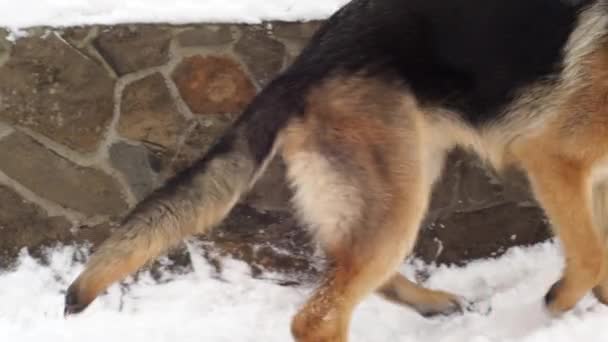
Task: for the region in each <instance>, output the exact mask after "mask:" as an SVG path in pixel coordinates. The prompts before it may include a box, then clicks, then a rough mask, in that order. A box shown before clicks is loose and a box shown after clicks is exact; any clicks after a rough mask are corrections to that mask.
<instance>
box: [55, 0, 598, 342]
mask: <svg viewBox="0 0 608 342" xmlns="http://www.w3.org/2000/svg"><path fill="white" fill-rule="evenodd" d="M606 6H607V5H606V4H605V2H604V0H596V1H574V0H571V1H566V0H509V1H505V0H451V1H444V0H354V1H353V2H351V3H349V4H347V5H346V6H345V7H344V8H342V9H341V10H340V11H339V12H338V13H336V14H335V15H334V16H332V17H331V18H330V19H329V20H328V21H327V23H326V24H325V25H324V26H323V27H322V28H321V29H320V30H319V31H318V32H317V34H315V36H314V37H313V38H312V40H311V42H310V44H309V45H308V46H307V47H306V48H305V49H304V51H303V52H302V53H301V55H300V56H299V57H298V58H297V60H296V61H295V62H294V64H293V65H292V66H291V67H290V68H288V69H287V70H286V71H285V72H284V73H283V74H281V75H280V76H278V77H277V78H276V79H275V80H273V81H272V82H271V83H270V84H269V85H268V86H267V87H266V88H265V89H264V90H263V91H262V92H261V93H260V94H259V95H258V96H257V97H256V98H255V99H254V101H253V102H252V103H251V104H250V105H249V107H248V108H247V110H246V111H245V113H243V115H242V116H241V118H240V119H239V120H238V121H237V122H236V123H235V124H234V126H233V127H231V128H230V129H229V130H228V131H227V132H226V134H225V136H224V137H222V139H221V140H220V141H219V142H218V143H217V145H216V146H215V147H214V148H213V149H211V151H210V152H209V153H208V154H207V155H206V156H205V157H204V158H202V159H201V160H200V161H198V162H197V163H195V164H194V165H193V166H192V167H191V168H189V169H188V170H186V171H185V172H184V173H182V174H181V175H178V176H177V177H176V178H174V179H173V180H171V181H170V182H169V183H168V184H167V185H165V186H164V187H163V188H161V189H159V190H158V191H157V192H156V193H155V194H153V195H151V196H150V197H149V198H147V199H146V200H145V201H143V202H142V203H141V204H140V205H138V206H137V208H135V209H134V210H133V212H132V213H131V214H130V215H129V216H128V217H127V218H126V219H125V222H124V229H123V230H122V231H120V232H118V233H116V234H115V235H114V236H112V237H111V238H110V239H109V240H108V241H107V242H106V243H104V245H102V246H101V247H100V248H99V250H98V251H97V252H96V253H95V254H94V255H93V256H92V258H91V260H90V261H89V264H88V265H87V267H86V269H85V271H84V272H83V273H82V274H81V275H80V276H79V278H78V279H77V280H76V281H75V282H74V283H73V284H72V285H71V287H70V289H69V291H68V295H67V297H66V312H67V313H73V312H79V311H81V310H83V309H84V308H85V307H86V306H87V305H88V304H89V303H90V302H91V301H92V300H94V298H95V297H96V296H97V295H98V294H99V293H100V292H101V291H103V290H104V289H105V288H106V287H107V286H108V285H110V284H111V283H113V282H115V281H117V280H119V279H121V278H122V277H124V276H125V275H127V274H129V273H130V272H133V271H135V270H136V269H137V268H139V267H140V266H141V265H142V264H143V263H145V262H146V261H148V260H150V259H151V258H154V257H156V256H157V255H158V254H160V253H162V252H163V251H165V250H166V249H167V248H168V247H169V246H171V245H173V244H175V243H176V242H178V241H180V240H181V239H182V238H183V237H185V236H188V235H190V234H194V233H204V232H206V231H208V230H209V229H210V228H211V227H212V226H213V225H214V224H216V223H218V222H219V221H220V220H221V219H222V218H223V217H224V216H225V215H227V214H228V212H229V211H230V209H231V208H232V206H233V205H234V204H235V203H236V202H237V201H238V199H239V197H240V196H241V194H243V193H244V192H246V191H247V190H248V189H249V187H250V186H251V185H252V184H253V183H254V182H255V180H256V179H257V177H258V176H259V175H260V173H261V172H263V170H264V168H265V166H266V164H267V162H268V161H269V160H270V159H271V158H272V157H273V156H274V155H275V154H279V155H280V156H281V157H283V158H284V160H285V162H286V164H287V169H288V178H289V181H290V183H291V184H292V186H293V187H294V190H295V196H294V205H295V208H296V210H297V212H298V214H299V216H300V217H301V219H302V220H303V221H304V222H306V223H307V224H308V225H309V227H310V230H311V233H312V234H314V235H315V237H316V238H317V239H318V240H319V241H320V242H321V245H322V246H323V248H324V250H325V252H326V253H327V255H328V257H329V258H330V260H332V262H333V263H332V267H330V269H329V270H328V272H327V275H326V277H325V279H324V281H323V283H322V285H321V286H320V288H319V290H318V291H317V292H315V294H314V295H313V296H312V298H311V299H310V300H309V301H308V303H307V304H306V305H305V306H304V308H302V310H301V311H300V313H299V314H298V315H297V316H296V318H295V320H294V323H293V327H292V328H293V333H294V336H295V337H296V338H297V339H298V341H300V342H303V341H306V342H313V341H314V342H324V341H345V340H346V339H347V336H348V325H349V322H350V317H351V314H352V311H353V310H354V309H355V307H356V305H357V304H358V303H359V302H360V301H361V300H362V299H363V298H365V296H366V295H367V294H368V293H369V292H371V291H375V290H379V291H380V292H381V293H382V294H384V295H385V296H387V297H388V298H390V299H392V300H396V301H398V302H400V303H403V304H406V305H409V306H412V307H414V308H415V309H417V310H418V311H419V312H421V313H423V314H425V315H426V314H437V313H446V312H452V311H454V310H458V309H460V308H461V304H462V303H461V302H460V300H459V299H458V297H456V296H455V295H452V294H449V293H446V292H440V291H432V290H427V289H423V288H421V287H419V286H417V285H415V284H414V283H412V282H410V281H409V280H407V279H406V278H405V277H403V276H401V275H399V274H397V273H395V272H396V271H395V270H396V268H397V266H398V265H399V263H400V262H401V261H402V260H403V258H405V257H406V256H407V255H408V253H409V252H410V250H411V248H412V246H413V244H414V242H415V240H416V237H417V232H418V228H419V225H420V222H421V220H422V218H423V216H424V213H425V211H426V208H427V205H428V201H429V197H430V193H431V190H432V186H433V183H434V182H435V180H436V179H437V178H438V176H439V174H440V171H441V168H442V165H443V161H444V159H445V154H446V153H447V151H448V150H449V149H451V148H452V147H454V146H456V145H461V146H464V147H468V148H471V149H473V150H474V151H476V152H477V153H479V154H480V155H481V156H482V157H483V158H484V159H485V160H487V161H488V162H489V163H490V164H493V165H494V166H495V167H496V168H498V169H500V168H502V167H503V166H504V165H514V166H518V167H520V168H521V169H523V170H524V171H525V172H526V173H527V174H528V176H529V178H530V181H531V184H532V187H533V190H534V193H535V195H536V197H537V199H538V200H539V201H540V203H541V204H542V205H543V207H544V208H545V210H546V211H547V214H548V216H549V218H550V219H551V221H552V223H553V224H554V225H555V226H556V227H558V229H557V231H558V233H559V236H560V238H561V239H562V241H563V242H564V247H565V251H566V254H567V261H568V263H567V267H566V271H565V274H564V278H563V279H562V281H560V282H559V283H558V284H557V285H555V286H554V287H553V288H552V290H551V291H549V293H548V295H547V304H548V307H549V308H550V310H551V311H552V312H554V313H559V312H562V311H564V310H567V309H569V308H571V307H572V306H573V305H574V304H576V302H577V301H578V300H579V299H580V298H581V297H582V296H583V295H584V294H585V293H586V292H588V291H589V290H590V289H591V288H594V287H595V289H596V293H597V294H598V295H599V297H600V299H602V300H603V301H607V300H608V280H606V279H604V275H605V274H606V273H608V272H605V271H606V270H605V266H604V264H605V263H604V257H605V246H604V244H603V242H602V235H603V233H602V228H603V227H602V226H601V225H602V224H604V223H605V222H608V218H606V217H603V216H606V215H605V214H604V213H608V210H605V208H603V205H604V204H605V203H608V192H607V191H604V190H601V189H608V186H606V185H605V184H604V183H603V178H602V179H600V178H601V177H599V176H598V175H599V174H600V172H598V171H597V170H599V169H602V168H601V167H600V166H601V165H603V161H604V160H605V159H606V156H607V155H608V138H606V133H608V115H607V114H608V113H607V112H606V109H607V108H606V101H605V99H606V96H607V94H608V41H607V40H606V39H607V36H608V11H607V9H606ZM598 179H600V180H601V181H602V182H601V184H600V185H601V186H597V187H596V186H595V183H594V182H595V181H596V180H598ZM598 189H600V190H601V191H600V190H598ZM592 209H593V210H592Z"/></svg>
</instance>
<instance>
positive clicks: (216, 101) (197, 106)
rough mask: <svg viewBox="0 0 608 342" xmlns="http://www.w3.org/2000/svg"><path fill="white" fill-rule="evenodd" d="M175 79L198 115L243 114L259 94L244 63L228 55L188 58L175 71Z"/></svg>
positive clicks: (181, 92)
mask: <svg viewBox="0 0 608 342" xmlns="http://www.w3.org/2000/svg"><path fill="white" fill-rule="evenodd" d="M173 80H174V81H175V84H176V85H177V88H178V89H179V92H180V94H181V96H182V98H183V99H184V101H185V102H186V103H187V104H188V106H189V107H190V109H191V110H192V112H194V113H197V114H234V113H240V112H242V111H243V110H244V109H245V107H246V106H247V105H248V104H249V102H250V101H251V99H253V97H254V96H255V94H256V90H255V87H254V85H253V83H252V82H251V80H250V79H249V77H247V75H246V74H245V72H244V71H243V69H242V68H241V66H240V65H239V64H238V63H236V62H235V61H234V60H232V59H230V58H228V57H221V56H206V57H202V56H193V57H189V58H186V59H184V60H183V61H182V62H181V63H180V65H179V66H178V67H177V68H176V69H175V71H174V72H173Z"/></svg>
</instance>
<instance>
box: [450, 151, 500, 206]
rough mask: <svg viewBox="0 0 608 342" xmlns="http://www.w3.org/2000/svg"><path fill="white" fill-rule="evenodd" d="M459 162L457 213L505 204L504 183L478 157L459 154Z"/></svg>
mask: <svg viewBox="0 0 608 342" xmlns="http://www.w3.org/2000/svg"><path fill="white" fill-rule="evenodd" d="M457 160H458V162H457V163H458V166H459V167H458V171H457V172H459V173H460V182H459V184H458V195H457V197H458V202H457V203H456V206H455V208H454V210H455V211H458V212H465V211H477V210H480V209H483V208H488V207H494V206H497V205H499V204H501V203H504V202H505V196H504V193H503V192H504V185H503V183H502V182H501V181H500V180H499V179H498V178H497V177H496V176H495V175H494V174H492V173H491V171H489V170H488V169H487V168H486V167H484V166H483V165H482V163H481V160H480V159H479V158H478V157H476V156H473V155H471V154H468V153H464V152H463V153H459V154H457Z"/></svg>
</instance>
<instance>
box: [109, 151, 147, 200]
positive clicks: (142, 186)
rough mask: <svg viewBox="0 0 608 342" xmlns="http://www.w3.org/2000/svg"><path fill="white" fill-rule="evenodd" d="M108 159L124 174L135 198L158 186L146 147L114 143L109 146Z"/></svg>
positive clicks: (139, 197)
mask: <svg viewBox="0 0 608 342" xmlns="http://www.w3.org/2000/svg"><path fill="white" fill-rule="evenodd" d="M110 161H111V162H112V165H113V166H114V167H115V168H116V169H117V170H119V171H120V172H121V173H122V174H123V175H124V176H125V178H126V179H127V181H128V182H129V186H130V187H131V191H132V192H133V194H134V195H135V197H136V198H137V200H141V199H143V198H144V197H145V196H146V195H148V194H150V193H151V192H152V191H153V190H154V189H155V188H156V187H157V186H158V182H157V179H156V178H157V177H156V173H155V172H154V171H153V170H152V166H151V165H150V152H149V151H148V150H147V149H146V148H144V147H141V146H135V145H130V144H127V143H124V142H119V143H116V144H114V145H112V147H110Z"/></svg>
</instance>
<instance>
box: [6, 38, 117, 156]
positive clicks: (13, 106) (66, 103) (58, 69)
mask: <svg viewBox="0 0 608 342" xmlns="http://www.w3.org/2000/svg"><path fill="white" fill-rule="evenodd" d="M0 79H1V80H2V82H1V83H0V120H5V121H7V122H9V123H11V124H14V125H19V126H22V127H27V128H30V129H32V130H34V131H36V132H38V133H40V134H43V135H45V136H46V137H48V138H49V139H52V140H55V141H57V142H58V143H60V144H63V145H66V146H68V147H70V148H72V149H74V150H76V151H80V152H92V151H95V149H96V148H97V146H98V145H99V143H100V141H101V140H102V139H103V136H104V132H105V130H106V127H107V125H108V123H109V122H110V120H111V119H112V114H113V104H112V103H113V91H114V81H113V80H112V79H111V78H110V76H109V75H108V74H107V72H106V71H105V70H104V68H103V67H101V66H100V65H98V64H97V63H95V62H94V61H92V60H91V59H89V58H87V57H86V56H84V55H83V54H81V53H79V52H78V51H76V50H74V49H73V48H72V47H70V46H69V45H68V44H66V43H65V42H64V41H62V40H61V39H59V38H57V37H56V36H55V35H53V34H50V35H49V36H48V37H46V38H40V37H31V38H22V39H19V40H17V43H16V45H15V46H14V47H13V49H12V53H11V58H10V59H9V61H8V62H7V63H6V64H4V66H2V67H0Z"/></svg>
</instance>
